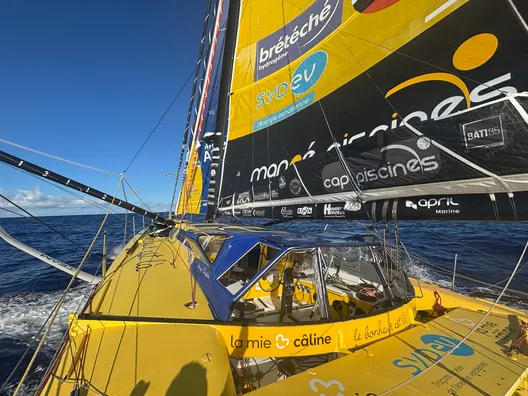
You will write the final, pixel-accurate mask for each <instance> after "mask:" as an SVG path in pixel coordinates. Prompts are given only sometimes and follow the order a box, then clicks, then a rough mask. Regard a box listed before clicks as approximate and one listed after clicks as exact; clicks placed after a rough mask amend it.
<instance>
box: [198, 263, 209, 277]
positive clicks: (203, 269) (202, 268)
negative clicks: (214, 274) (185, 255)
mask: <svg viewBox="0 0 528 396" xmlns="http://www.w3.org/2000/svg"><path fill="white" fill-rule="evenodd" d="M197 267H198V270H199V271H200V272H201V273H202V274H203V275H204V276H205V277H206V278H207V279H211V273H210V272H209V269H208V268H206V267H205V265H203V264H202V263H200V262H198V265H197Z"/></svg>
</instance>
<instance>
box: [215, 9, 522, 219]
mask: <svg viewBox="0 0 528 396" xmlns="http://www.w3.org/2000/svg"><path fill="white" fill-rule="evenodd" d="M363 3H364V2H346V1H345V2H343V1H341V0H327V1H309V0H294V1H289V2H288V4H285V3H283V2H280V1H275V0H273V1H263V0H245V1H242V2H241V18H240V26H239V32H238V35H239V40H238V42H237V47H236V58H235V64H234V74H233V86H232V95H231V98H230V100H231V106H230V118H229V127H228V135H227V146H226V147H227V148H226V151H225V153H224V158H223V162H222V169H223V174H222V183H221V189H220V190H221V191H220V199H219V210H220V212H221V213H224V214H229V213H231V214H235V212H240V213H242V215H244V216H245V215H249V216H253V217H261V216H260V213H262V209H265V210H264V212H266V214H267V215H270V214H271V215H272V217H275V212H276V208H277V207H282V206H285V207H286V206H295V208H294V209H295V210H296V209H297V207H296V206H299V205H320V204H325V203H337V202H341V203H342V204H343V205H345V204H346V203H347V202H359V203H360V204H361V205H364V204H368V203H369V202H379V201H381V202H384V201H385V200H393V199H411V198H412V197H425V196H431V197H435V196H436V197H439V198H441V196H442V195H443V196H446V197H447V196H471V195H475V199H476V200H478V198H476V196H479V195H482V196H485V197H487V196H488V194H508V193H510V194H513V197H510V198H509V199H513V200H514V202H513V203H514V204H516V205H514V206H516V207H519V206H521V207H522V206H523V203H521V202H517V199H519V194H518V193H521V192H524V191H526V190H528V184H526V183H527V182H528V113H527V106H526V103H527V101H528V94H527V93H526V90H527V89H528V78H527V76H526V73H525V69H526V67H527V66H528V50H527V48H528V36H527V35H526V31H525V29H524V27H523V24H522V23H520V21H519V19H518V15H516V13H515V12H514V10H512V8H511V7H510V6H509V4H508V1H507V0H489V1H486V2H470V1H467V0H460V1H457V2H453V3H452V4H451V3H449V5H448V6H446V2H445V1H440V0H439V1H431V2H428V3H427V5H426V4H425V3H424V2H421V1H418V0H409V1H406V2H403V1H398V0H396V1H390V2H386V1H381V0H374V1H371V2H369V6H368V7H365V6H364V5H365V4H363ZM264 22H265V23H264ZM421 199H424V198H421ZM464 199H465V200H467V199H469V198H464ZM314 207H315V206H314ZM488 209H489V208H488ZM253 210H257V211H258V213H259V215H258V216H255V215H253V214H250V212H251V213H252V211H253ZM314 213H315V211H314ZM490 213H492V214H493V211H491V212H490ZM235 215H236V214H235ZM479 216H480V215H479ZM513 218H516V216H515V215H514V216H513ZM446 219H447V217H446Z"/></svg>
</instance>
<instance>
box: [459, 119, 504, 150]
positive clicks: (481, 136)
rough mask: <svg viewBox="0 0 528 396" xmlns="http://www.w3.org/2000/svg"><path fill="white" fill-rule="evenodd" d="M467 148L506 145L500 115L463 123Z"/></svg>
mask: <svg viewBox="0 0 528 396" xmlns="http://www.w3.org/2000/svg"><path fill="white" fill-rule="evenodd" d="M462 131H463V133H464V142H465V144H466V148H467V149H468V150H469V149H475V148H488V147H496V146H504V133H503V131H502V119H501V116H500V115H497V116H493V117H488V118H484V119H482V120H478V121H473V122H469V123H467V124H464V125H462Z"/></svg>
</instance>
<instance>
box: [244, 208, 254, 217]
mask: <svg viewBox="0 0 528 396" xmlns="http://www.w3.org/2000/svg"><path fill="white" fill-rule="evenodd" d="M242 216H247V217H249V216H253V212H252V211H251V209H242Z"/></svg>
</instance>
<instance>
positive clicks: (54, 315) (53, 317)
mask: <svg viewBox="0 0 528 396" xmlns="http://www.w3.org/2000/svg"><path fill="white" fill-rule="evenodd" d="M122 183H123V179H122V178H120V179H119V183H118V185H117V188H116V191H115V193H114V195H117V193H118V192H119V188H120V187H121V185H122ZM114 200H116V198H113V199H112V201H111V202H110V205H108V210H107V211H106V214H105V217H104V219H103V221H102V222H101V225H100V226H99V229H98V230H97V233H96V234H95V236H94V237H93V239H92V242H91V243H90V246H89V247H88V249H87V250H86V253H85V254H84V256H83V258H82V260H81V262H80V263H79V266H78V267H77V269H76V270H75V272H74V273H73V274H72V277H71V279H70V281H69V282H68V285H67V286H66V288H65V289H64V292H63V293H62V296H61V297H60V298H59V301H58V302H57V305H56V306H55V308H54V309H53V312H52V314H51V316H50V318H49V324H48V326H47V328H46V330H45V331H44V334H43V335H42V338H41V339H40V342H39V344H38V346H37V348H36V349H35V352H34V353H33V356H32V357H31V360H30V361H29V363H28V365H27V367H26V371H24V374H23V375H22V378H21V379H20V382H19V383H18V385H17V387H16V388H15V391H14V392H13V396H16V395H18V393H19V392H20V390H21V389H22V385H23V384H24V381H25V380H26V379H27V376H28V375H29V372H30V371H31V368H32V367H33V364H34V363H35V359H36V358H37V355H38V353H39V352H40V350H41V349H42V346H43V345H44V342H45V341H46V338H47V336H48V334H49V332H50V330H51V326H52V325H53V323H54V322H55V320H56V319H57V315H58V314H59V310H60V308H61V307H62V305H63V304H64V301H65V300H66V295H67V294H68V291H70V289H71V287H72V285H73V282H74V281H75V279H77V277H78V276H79V274H80V273H81V270H82V267H83V265H84V263H85V262H86V260H87V259H88V256H89V255H90V252H91V251H92V248H93V246H94V245H95V241H96V240H97V238H98V237H99V234H100V233H101V231H102V230H103V227H104V225H105V223H106V219H108V216H109V215H110V209H112V206H113V204H114Z"/></svg>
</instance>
